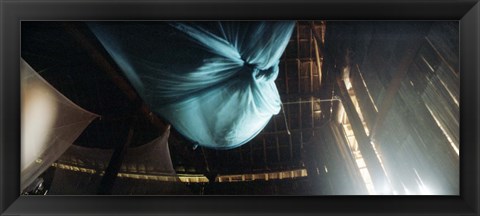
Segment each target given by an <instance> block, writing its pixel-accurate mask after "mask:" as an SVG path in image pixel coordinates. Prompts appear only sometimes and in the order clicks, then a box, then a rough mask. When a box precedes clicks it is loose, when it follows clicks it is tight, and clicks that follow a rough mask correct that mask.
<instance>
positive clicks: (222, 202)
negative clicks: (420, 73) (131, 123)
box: [0, 0, 480, 215]
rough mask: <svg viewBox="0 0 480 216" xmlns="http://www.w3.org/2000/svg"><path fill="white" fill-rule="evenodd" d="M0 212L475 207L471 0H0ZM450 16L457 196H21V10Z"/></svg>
mask: <svg viewBox="0 0 480 216" xmlns="http://www.w3.org/2000/svg"><path fill="white" fill-rule="evenodd" d="M0 14H1V22H0V29H1V30H0V31H1V34H0V37H1V38H0V43H1V44H0V47H1V48H0V56H1V58H0V65H1V72H0V88H1V90H0V91H1V95H0V106H1V108H0V119H1V122H0V129H1V132H0V154H1V155H0V214H1V215H24V214H38V215H66V214H76V215H99V214H101V215H110V214H111V215H196V214H199V215H200V214H202V215H211V214H219V215H237V214H238V215H307V214H308V215H310V214H315V215H321V214H324V215H331V214H343V215H345V214H346V215H356V214H364V215H372V214H379V215H385V214H391V215H394V214H395V215H416V214H418V215H420V214H421V215H425V214H429V215H430V214H433V215H440V214H441V215H478V214H479V213H480V210H479V209H480V208H479V206H480V205H479V200H480V199H479V185H478V184H479V183H478V182H479V181H480V179H479V158H480V155H479V140H478V132H479V128H478V124H479V115H478V114H479V107H478V106H479V96H478V92H479V84H480V83H479V67H480V65H479V59H480V56H479V54H480V3H479V2H478V0H455V1H454V0H407V1H405V0H404V1H399V0H393V1H378V0H373V1H372V0H370V1H365V0H357V1H354V0H337V1H335V0H328V1H318V0H317V1H313V0H297V1H295V0H257V1H255V0H223V1H221V0H196V1H195V0H177V1H171V0H164V1H149V0H140V1H133V0H114V1H108V0H95V1H93V0H86V1H79V0H63V1H59V0H37V1H31V0H0ZM119 19H120V20H172V19H176V20H179V19H181V20H190V19H194V20H211V19H223V20H253V19H268V20H283V19H295V20H311V19H315V20H321V19H330V20H332V19H335V20H339V19H341V20H459V22H460V39H461V43H460V45H461V46H460V52H461V55H460V56H461V57H460V58H461V71H462V75H461V85H460V87H461V97H460V99H461V102H460V107H461V115H460V120H461V128H460V129H461V146H460V152H461V157H460V161H461V162H460V165H461V170H460V173H461V179H460V180H461V181H460V182H461V185H460V196H309V197H302V196H20V195H19V193H20V192H19V184H20V183H19V182H20V181H19V179H20V169H19V161H20V160H19V157H20V145H19V143H20V87H19V86H20V79H19V65H20V63H19V60H20V58H19V56H20V21H21V20H119Z"/></svg>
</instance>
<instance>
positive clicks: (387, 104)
mask: <svg viewBox="0 0 480 216" xmlns="http://www.w3.org/2000/svg"><path fill="white" fill-rule="evenodd" d="M423 39H424V38H423V37H422V34H420V33H419V34H418V36H417V38H415V39H413V40H411V42H410V43H409V44H408V47H407V49H406V51H405V53H404V54H403V56H402V59H401V60H400V63H399V64H398V67H397V70H396V72H395V74H394V76H393V78H392V80H391V81H390V83H389V85H388V88H387V90H386V93H385V96H384V99H383V100H382V103H381V104H380V106H379V107H378V113H377V117H376V118H375V122H374V124H373V127H372V131H371V132H370V138H371V139H372V140H375V136H376V134H377V133H378V129H379V128H381V127H382V124H383V122H384V121H385V118H386V117H387V114H388V112H389V111H390V108H391V107H392V104H393V102H394V101H395V96H396V94H397V92H398V90H399V89H400V87H401V86H402V81H403V79H404V78H405V77H406V76H407V73H408V70H409V68H410V65H411V64H412V62H413V59H414V58H415V56H416V55H417V52H418V50H419V49H420V46H421V44H422V42H423Z"/></svg>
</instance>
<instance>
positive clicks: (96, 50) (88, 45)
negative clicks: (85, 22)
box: [64, 22, 167, 131]
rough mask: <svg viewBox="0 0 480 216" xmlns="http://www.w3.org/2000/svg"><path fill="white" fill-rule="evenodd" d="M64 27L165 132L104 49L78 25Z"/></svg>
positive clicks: (71, 24)
mask: <svg viewBox="0 0 480 216" xmlns="http://www.w3.org/2000/svg"><path fill="white" fill-rule="evenodd" d="M64 27H65V29H66V30H67V32H69V33H70V34H71V35H72V37H73V38H74V39H75V40H76V41H77V42H78V43H79V45H80V46H81V47H82V48H83V49H85V50H86V51H87V52H88V53H90V57H91V58H92V60H93V62H95V63H96V64H97V65H98V66H99V67H100V68H101V69H102V71H103V72H105V73H106V74H107V75H108V76H109V77H110V78H111V80H112V81H113V83H115V85H116V86H117V87H118V88H119V89H120V90H122V92H123V93H124V94H125V96H126V97H127V98H128V99H129V100H130V101H131V102H132V103H133V104H138V110H139V111H140V112H141V113H142V114H143V115H144V117H145V118H147V119H148V120H149V121H150V122H151V123H152V124H153V125H154V126H156V127H158V128H159V129H160V131H164V130H165V128H166V127H167V124H165V123H164V121H162V120H161V119H160V118H158V117H157V116H156V115H154V114H153V112H152V111H151V110H150V108H149V107H148V105H147V104H145V103H144V102H143V101H142V99H141V98H140V96H139V95H138V93H137V92H136V91H135V89H134V88H133V87H132V86H131V85H130V83H129V82H128V81H127V80H126V79H125V78H124V77H123V76H122V75H121V74H122V72H121V71H119V70H118V69H117V67H116V66H115V64H114V63H112V62H111V61H110V60H109V58H107V57H106V56H105V55H106V54H105V52H101V51H100V50H102V48H101V47H100V46H99V45H98V44H95V43H94V42H92V41H91V39H89V38H88V37H87V36H86V33H85V32H84V31H82V30H81V27H80V26H79V25H78V24H73V23H70V22H69V23H64Z"/></svg>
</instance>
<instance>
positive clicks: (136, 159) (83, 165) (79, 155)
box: [49, 128, 189, 195]
mask: <svg viewBox="0 0 480 216" xmlns="http://www.w3.org/2000/svg"><path fill="white" fill-rule="evenodd" d="M169 135H170V128H168V129H167V130H166V131H165V132H164V133H163V134H162V135H161V136H159V137H158V138H156V139H154V140H152V141H150V142H148V143H146V144H144V145H141V146H138V147H130V148H127V151H126V153H125V157H124V159H123V161H122V165H121V167H120V170H119V173H120V174H121V175H119V176H118V177H117V179H116V180H115V183H114V186H113V189H112V194H123V195H125V194H156V195H158V194H188V193H189V192H188V189H187V188H186V186H185V185H184V184H183V183H182V182H181V181H180V179H179V178H178V176H177V175H176V173H175V169H174V168H173V164H172V160H171V158H170V151H169V148H168V137H169ZM112 154H113V150H112V149H98V148H87V147H82V146H75V145H72V146H71V147H70V148H68V150H67V151H65V153H64V154H63V155H62V156H61V157H60V158H59V159H58V161H57V162H58V164H59V165H58V166H57V169H56V171H55V176H54V178H53V183H52V187H51V188H50V191H49V194H50V195H66V194H70V195H71V194H77V195H78V194H82V195H87V194H97V191H98V187H99V185H100V181H101V178H102V176H101V175H100V173H102V172H103V171H105V170H106V168H107V167H108V163H109V161H110V158H111V156H112ZM67 166H72V167H76V169H77V171H75V172H73V171H71V170H69V169H67V168H66V167H67ZM82 170H83V171H82ZM125 175H131V176H133V177H125ZM151 176H159V178H161V180H152V179H149V178H151ZM147 185H148V186H147Z"/></svg>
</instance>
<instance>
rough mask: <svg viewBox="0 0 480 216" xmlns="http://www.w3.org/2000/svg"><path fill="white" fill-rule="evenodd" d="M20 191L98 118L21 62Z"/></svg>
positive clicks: (21, 60) (25, 63)
mask: <svg viewBox="0 0 480 216" xmlns="http://www.w3.org/2000/svg"><path fill="white" fill-rule="evenodd" d="M20 73H21V94H22V111H21V163H20V168H21V190H23V189H25V188H26V187H27V186H29V185H30V184H31V183H32V182H33V181H34V180H35V179H36V178H37V177H38V176H40V174H42V173H43V172H44V171H45V170H46V169H47V168H48V167H49V166H50V165H51V164H52V163H53V162H54V161H55V160H57V159H58V157H60V155H62V153H63V152H64V151H65V150H67V148H68V147H69V146H71V145H72V143H73V142H74V141H75V140H76V139H77V138H78V136H80V134H81V133H82V132H83V130H85V128H86V127H87V126H88V125H89V124H90V122H91V121H93V120H94V119H95V118H96V117H98V115H96V114H94V113H91V112H88V111H86V110H84V109H82V108H81V107H79V106H77V105H76V104H74V103H73V102H72V101H70V100H69V99H68V98H66V97H65V96H63V95H62V94H61V93H60V92H58V91H57V90H56V89H55V88H53V87H52V86H51V85H50V84H49V83H48V82H47V81H45V80H44V79H43V78H42V77H41V76H40V75H38V74H37V72H35V71H34V70H33V69H32V68H31V67H30V66H29V65H28V63H27V62H25V61H24V60H23V59H20Z"/></svg>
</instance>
